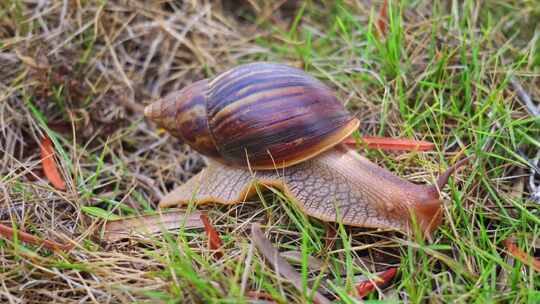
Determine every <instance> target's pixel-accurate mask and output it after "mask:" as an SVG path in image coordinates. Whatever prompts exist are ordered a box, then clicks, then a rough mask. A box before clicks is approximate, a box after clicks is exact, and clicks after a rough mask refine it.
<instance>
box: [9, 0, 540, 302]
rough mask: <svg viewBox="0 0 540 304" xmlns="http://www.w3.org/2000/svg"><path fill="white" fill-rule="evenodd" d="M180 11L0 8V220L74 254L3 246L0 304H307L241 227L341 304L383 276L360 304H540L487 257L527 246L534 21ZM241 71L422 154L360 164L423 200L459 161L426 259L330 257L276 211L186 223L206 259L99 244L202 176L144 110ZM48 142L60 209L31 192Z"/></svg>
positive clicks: (499, 13)
mask: <svg viewBox="0 0 540 304" xmlns="http://www.w3.org/2000/svg"><path fill="white" fill-rule="evenodd" d="M186 2H187V3H184V4H182V3H176V2H173V1H170V2H169V1H159V3H158V1H147V2H144V1H67V0H66V1H50V3H47V2H46V1H19V0H9V1H2V3H1V4H0V193H1V194H0V220H1V223H2V224H5V225H8V226H12V227H17V228H19V229H21V230H25V231H27V232H29V233H31V234H33V235H35V236H39V237H41V238H47V239H51V240H55V241H58V242H62V243H65V242H71V243H73V244H76V246H75V248H74V249H73V250H71V251H70V252H69V253H52V252H50V251H48V250H46V249H43V248H39V247H37V246H34V245H30V244H25V243H21V242H18V241H7V240H0V269H1V271H0V282H1V284H0V299H1V301H2V302H9V303H23V302H52V301H54V302H58V303H62V302H79V301H81V302H96V303H108V302H110V303H117V302H133V301H142V302H144V301H148V302H158V301H163V302H205V303H208V302H214V301H216V302H217V301H229V302H236V301H241V300H243V301H248V300H250V299H249V297H247V296H245V295H247V294H248V291H260V292H264V293H267V294H269V295H271V297H272V298H273V299H274V300H275V301H277V302H279V303H287V302H292V303H302V302H306V301H307V299H308V298H309V295H308V294H307V293H306V292H303V293H302V292H298V291H297V290H296V289H295V288H294V287H292V285H291V284H289V283H287V282H285V281H283V280H282V279H280V278H279V277H278V276H277V275H276V273H275V272H274V270H273V269H272V268H271V267H269V266H268V265H267V264H266V263H265V262H264V261H263V259H262V257H261V255H260V253H259V252H257V250H253V247H252V246H251V240H250V238H249V225H248V224H249V223H252V222H260V223H262V224H263V228H265V230H266V231H267V236H268V237H269V239H270V240H271V241H272V243H273V244H274V246H276V247H279V250H280V251H282V252H284V251H291V250H296V251H301V253H303V256H304V257H306V256H307V255H310V256H312V257H315V258H318V259H319V260H321V261H323V262H324V263H325V264H326V265H327V268H326V270H325V271H323V272H312V271H311V270H309V269H308V268H307V266H308V265H307V263H306V262H305V259H304V262H301V263H300V266H299V268H298V269H299V270H300V271H301V272H302V273H303V276H304V278H308V277H309V278H316V279H317V278H318V279H322V280H321V282H323V283H324V284H326V285H327V286H330V287H329V289H330V292H331V294H334V295H335V294H339V295H340V298H341V300H342V301H343V302H347V303H351V302H353V298H354V291H353V290H354V289H353V286H354V282H355V280H356V279H355V276H359V275H360V274H364V275H366V274H369V273H372V272H375V271H380V270H384V269H386V268H388V267H390V266H396V267H399V272H398V276H397V278H396V279H395V280H394V281H393V283H392V284H390V285H389V286H388V287H387V288H386V289H385V290H384V292H375V293H373V294H371V295H370V297H371V299H373V300H375V299H383V300H389V301H404V302H412V303H419V302H439V303H448V302H463V303H465V302H467V303H468V302H472V301H478V302H490V301H496V302H510V303H524V302H529V303H535V302H536V303H537V302H539V301H540V294H539V293H538V292H537V291H535V290H538V289H539V288H540V277H539V276H538V273H537V272H535V271H534V270H533V269H532V268H531V267H529V266H527V265H524V264H522V263H521V262H519V261H517V260H515V259H514V258H513V257H512V256H511V255H509V254H508V252H507V250H505V247H504V246H503V243H502V241H503V240H504V239H506V238H508V237H514V238H515V240H516V244H517V245H518V246H519V247H520V248H521V249H523V250H524V251H526V252H528V253H529V254H531V255H534V253H535V250H537V249H538V248H539V247H538V246H540V245H538V244H540V243H539V239H538V237H539V236H540V206H539V205H538V204H536V203H534V202H533V201H532V200H530V199H529V193H530V192H531V191H532V190H533V189H532V188H531V186H530V185H529V180H528V176H529V174H530V173H531V170H530V165H528V162H527V158H533V157H534V156H535V154H536V151H537V150H538V149H539V147H540V141H539V134H540V129H539V126H540V122H539V120H538V118H537V119H536V120H535V119H534V117H533V115H531V113H530V111H527V109H526V108H525V107H524V106H523V104H522V103H521V102H520V101H519V99H518V97H517V95H518V94H519V93H520V92H519V90H517V89H516V87H515V86H512V85H511V81H510V80H511V79H514V80H517V81H518V82H519V83H521V85H522V86H523V89H524V91H525V92H526V93H527V94H529V95H530V96H531V97H532V98H533V99H536V100H539V99H540V89H539V84H540V78H539V76H540V42H539V38H540V28H539V20H540V5H538V2H537V1H463V2H464V3H461V2H462V1H434V2H433V3H432V1H425V2H422V1H405V2H404V3H403V4H402V5H401V6H400V7H398V6H397V5H396V3H397V2H393V1H390V2H391V3H393V4H394V5H391V6H390V7H389V8H388V10H387V14H386V15H387V17H386V18H384V14H382V15H383V18H381V17H380V15H381V14H380V9H381V7H382V6H383V2H382V1H374V2H373V3H370V2H364V1H343V2H341V1H340V2H338V3H337V4H320V3H311V2H310V3H307V4H305V5H303V4H289V3H283V1H277V2H276V3H275V4H271V5H270V4H264V3H263V2H262V1H245V2H242V1H238V3H236V1H235V2H234V3H233V2H232V1H225V2H224V4H222V5H217V4H210V3H205V2H198V1H186ZM329 2H330V1H329ZM385 20H386V21H387V22H386V26H381V22H382V23H384V21H385ZM255 60H269V61H278V62H284V63H288V64H291V65H294V66H298V67H302V68H304V69H305V70H306V71H308V72H309V73H311V74H312V75H315V76H316V77H318V78H320V79H322V80H323V81H324V82H326V83H327V84H328V85H330V86H331V87H333V88H334V89H336V91H337V92H338V93H337V94H338V95H339V96H340V98H341V99H342V100H344V101H345V102H346V103H347V107H348V108H349V109H350V110H351V111H352V112H355V113H357V116H358V117H359V118H361V120H362V126H361V132H362V133H363V134H368V135H386V136H400V137H409V138H416V139H425V140H429V141H432V142H434V143H436V146H437V150H436V151H434V152H427V153H402V154H396V153H385V152H381V151H365V152H366V153H367V156H368V157H369V158H370V159H371V160H373V161H374V162H377V163H378V164H380V165H382V166H385V167H387V168H389V169H390V170H391V171H393V172H395V173H396V174H397V175H400V176H402V177H404V178H406V179H408V180H410V181H413V182H418V183H431V182H433V181H434V178H435V176H437V174H438V173H439V172H441V171H442V170H444V169H446V168H447V167H448V165H450V164H452V163H454V162H455V161H456V159H457V158H458V157H461V156H462V155H463V154H465V155H473V154H474V155H475V156H476V158H475V159H474V160H473V162H472V163H471V165H470V166H468V167H466V168H465V169H464V170H462V171H460V172H459V173H458V174H456V176H455V179H453V180H452V181H451V182H450V184H449V186H447V187H446V188H445V189H444V193H445V194H444V198H445V220H444V223H443V225H442V226H441V228H440V229H439V230H438V231H437V232H436V234H435V235H434V237H433V240H431V241H429V242H427V241H423V240H422V239H421V238H414V237H406V236H402V235H399V234H392V233H389V232H381V231H373V230H362V229H354V230H349V229H344V230H341V229H340V230H339V231H340V232H339V233H338V234H337V236H336V237H335V238H333V239H332V240H328V239H327V236H328V234H327V232H326V231H328V230H331V228H330V226H327V225H325V224H323V223H321V222H318V221H315V220H313V219H307V218H305V217H303V216H302V214H301V213H299V212H298V211H297V210H295V209H294V206H293V205H291V203H290V202H288V200H287V198H284V197H282V196H279V195H278V196H272V195H269V196H265V197H264V204H263V203H261V201H260V200H255V201H254V202H251V203H247V204H244V205H241V206H232V207H219V206H205V207H204V208H199V209H206V210H208V215H209V218H210V219H211V221H212V222H213V223H214V225H215V227H216V228H217V229H218V231H219V233H220V235H221V237H222V239H223V241H224V242H225V245H224V250H223V251H224V252H223V257H222V258H221V259H217V258H216V256H215V255H213V254H212V253H211V252H209V251H208V249H207V237H206V234H205V233H204V231H203V230H201V229H195V230H175V231H173V232H172V233H170V234H164V233H161V234H159V235H157V236H155V237H148V236H143V235H140V236H133V237H131V238H129V239H124V240H120V241H116V242H108V241H105V240H103V238H101V237H100V227H102V225H103V223H104V222H105V221H106V220H107V219H112V218H113V217H114V216H121V217H123V216H128V215H137V214H143V213H145V212H152V211H153V210H155V209H156V203H157V201H158V199H159V197H161V195H162V194H163V193H166V192H168V191H170V190H171V189H172V188H173V187H175V186H177V185H179V184H180V183H182V182H183V181H185V180H186V179H188V178H189V177H191V176H192V175H193V174H194V173H195V172H197V171H198V170H200V169H201V168H202V166H203V165H204V164H203V162H202V160H201V158H200V157H199V156H198V155H197V154H196V153H193V152H192V151H191V150H190V149H189V148H187V147H185V146H184V145H182V143H181V142H180V141H179V140H177V139H174V138H171V137H169V136H167V135H166V134H163V132H160V131H159V130H157V129H156V128H155V126H154V125H152V124H151V123H149V122H148V121H146V120H145V119H144V118H143V116H142V114H141V109H142V107H143V106H144V105H146V104H148V103H150V102H151V101H152V100H154V99H156V98H158V97H160V96H163V95H165V94H166V93H168V92H170V91H173V90H176V89H179V88H181V87H182V86H183V85H185V84H188V83H191V82H192V81H194V80H197V79H200V78H203V77H211V76H212V75H215V74H216V73H219V72H221V71H224V70H226V69H227V68H229V67H232V66H235V65H237V64H239V63H244V62H251V61H255ZM45 135H46V136H48V137H50V138H51V139H53V142H54V148H55V150H56V151H57V160H58V162H59V163H60V169H61V174H62V176H63V177H64V179H65V181H66V183H67V189H66V190H65V191H60V190H56V189H55V188H54V187H53V186H51V184H50V183H49V182H48V181H47V179H46V178H45V176H44V174H43V168H42V162H41V161H40V149H39V146H40V142H41V141H42V138H43V136H45ZM301 256H302V255H301ZM246 260H247V261H248V262H247V261H246ZM249 261H250V262H249ZM347 294H350V295H351V296H350V299H347ZM250 301H251V300H250Z"/></svg>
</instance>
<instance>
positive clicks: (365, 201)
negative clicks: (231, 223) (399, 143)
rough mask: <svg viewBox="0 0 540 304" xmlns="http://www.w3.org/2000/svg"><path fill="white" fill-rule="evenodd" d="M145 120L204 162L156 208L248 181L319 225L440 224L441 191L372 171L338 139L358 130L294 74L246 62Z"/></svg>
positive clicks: (223, 196) (226, 191) (228, 193)
mask: <svg viewBox="0 0 540 304" xmlns="http://www.w3.org/2000/svg"><path fill="white" fill-rule="evenodd" d="M144 113H145V116H146V117H148V118H149V119H150V120H152V121H154V122H155V123H156V124H157V125H158V126H160V127H162V128H164V129H166V130H167V131H168V132H170V133H171V134H172V135H173V136H175V137H179V138H180V139H182V140H183V141H184V142H185V143H187V144H189V145H190V146H191V147H192V148H193V149H195V150H196V151H198V152H200V153H201V154H203V155H205V156H206V157H207V159H208V166H207V167H206V168H204V169H203V170H202V171H201V172H200V173H199V174H197V175H196V176H194V177H193V178H191V179H190V180H188V181H187V182H186V183H184V184H183V185H181V186H180V187H178V188H176V189H174V190H173V191H171V192H170V193H169V194H167V195H166V196H165V197H164V198H163V199H162V200H161V201H160V204H159V206H160V207H171V206H174V205H181V204H187V203H189V202H194V203H195V204H196V205H197V204H204V203H220V204H236V203H240V202H243V201H246V199H248V198H249V197H251V196H253V195H255V194H256V185H264V186H266V187H274V188H278V189H280V190H281V191H283V192H284V193H285V194H286V195H287V196H288V197H290V198H291V200H292V201H293V202H294V203H296V204H297V205H298V207H300V209H301V210H302V211H303V212H305V213H306V214H307V215H309V216H312V217H315V218H317V219H320V220H323V221H327V222H341V223H343V224H345V225H350V226H360V227H374V228H384V229H392V230H398V231H402V232H410V231H412V230H413V228H414V225H413V223H416V224H417V225H418V227H419V228H420V229H421V230H422V231H424V232H426V233H429V232H431V231H433V230H434V229H435V228H437V227H438V226H439V224H440V223H441V220H442V201H441V199H440V196H439V189H441V188H442V187H443V186H444V185H445V184H446V182H447V180H448V177H449V176H450V175H451V174H452V172H453V171H454V170H455V169H456V168H457V167H459V166H460V165H461V164H462V163H463V162H459V163H457V164H456V165H455V166H453V167H451V168H449V169H448V170H447V171H446V172H445V173H444V174H442V175H441V176H440V177H439V179H438V181H437V183H436V184H435V185H417V184H413V183H411V182H408V181H406V180H403V179H401V178H399V177H397V176H395V175H394V174H392V173H391V172H389V171H388V170H386V169H384V168H382V167H379V166H378V165H376V164H374V163H372V162H371V161H369V160H368V159H366V158H365V157H363V156H361V155H360V154H358V153H357V152H356V151H355V150H353V149H350V148H348V147H347V146H346V145H344V144H342V142H343V141H344V140H345V139H346V138H348V137H349V136H350V135H351V133H352V132H354V131H355V130H356V129H357V128H358V127H359V120H358V119H357V118H356V117H354V116H352V115H350V113H349V112H348V111H347V110H346V109H345V107H344V106H343V104H342V103H341V102H340V101H339V100H338V99H337V97H336V95H335V93H334V92H333V91H332V90H331V89H330V88H328V87H327V86H326V85H325V84H323V83H322V82H321V81H319V80H317V79H316V78H314V77H312V76H309V75H308V74H306V73H305V72H304V71H302V70H300V69H296V68H293V67H290V66H287V65H283V64H275V63H251V64H245V65H241V66H238V67H235V68H233V69H231V70H228V71H226V72H224V73H222V74H219V75H217V76H216V77H215V78H213V79H204V80H200V81H197V82H194V83H192V84H191V85H188V86H187V87H185V88H184V89H182V90H180V91H176V92H173V93H171V94H169V95H168V96H166V97H164V98H162V99H160V100H157V101H155V102H154V103H152V104H150V105H148V106H147V107H146V108H145V111H144Z"/></svg>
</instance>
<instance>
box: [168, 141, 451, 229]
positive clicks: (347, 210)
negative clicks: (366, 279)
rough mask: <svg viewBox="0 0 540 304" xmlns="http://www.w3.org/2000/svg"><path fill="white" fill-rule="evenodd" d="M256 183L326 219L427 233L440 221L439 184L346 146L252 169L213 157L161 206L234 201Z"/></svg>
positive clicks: (250, 191) (243, 198)
mask: <svg viewBox="0 0 540 304" xmlns="http://www.w3.org/2000/svg"><path fill="white" fill-rule="evenodd" d="M257 184H260V185H264V186H270V187H275V188H278V189H280V190H282V191H284V192H285V193H286V194H287V195H288V196H289V197H290V198H291V199H292V201H293V202H295V203H296V204H297V205H298V207H300V209H302V210H303V211H304V212H305V213H306V214H308V215H309V216H312V217H315V218H318V219H321V220H323V221H328V222H341V223H343V224H346V225H351V226H360V227H377V228H385V229H392V230H399V231H402V232H410V231H411V230H412V228H413V223H417V224H418V226H419V228H420V229H421V230H422V231H424V232H426V233H429V232H431V231H433V230H434V229H435V228H436V227H437V226H438V225H439V224H440V222H441V215H442V203H441V200H440V199H439V194H438V191H437V189H436V187H434V186H425V185H415V184H412V183H410V182H408V181H405V180H402V179H400V178H398V177H396V176H395V175H393V174H392V173H390V172H389V171H387V170H386V169H383V168H381V167H379V166H377V165H375V164H373V163H371V162H370V161H369V160H367V159H366V158H364V157H362V156H360V155H359V154H358V153H356V152H355V151H352V150H348V149H346V148H344V147H343V146H338V147H335V148H333V149H331V150H330V151H327V152H325V153H323V154H321V155H320V156H318V157H315V158H313V159H310V160H307V161H305V162H303V163H301V164H298V165H295V166H292V167H288V168H283V169H277V170H265V171H249V170H245V169H239V168H232V167H228V166H224V165H222V164H219V163H217V162H214V161H210V164H209V166H208V167H207V168H205V169H204V170H203V171H202V172H201V173H199V174H198V175H197V176H195V177H194V178H192V179H191V180H189V181H188V182H187V183H185V184H184V185H182V186H180V187H179V188H177V189H175V190H174V191H172V192H171V193H169V194H168V195H167V196H166V197H164V198H163V200H162V201H161V202H160V206H161V207H170V206H174V205H177V204H186V203H188V202H190V201H193V202H194V203H195V204H196V205H197V204H204V203H221V204H236V203H240V202H243V201H246V200H247V199H248V198H249V197H250V196H253V195H255V194H256V189H255V185H257Z"/></svg>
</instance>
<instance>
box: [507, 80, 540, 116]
mask: <svg viewBox="0 0 540 304" xmlns="http://www.w3.org/2000/svg"><path fill="white" fill-rule="evenodd" d="M510 84H511V85H512V87H513V88H514V90H515V91H516V94H517V96H518V100H520V101H521V103H523V105H524V106H526V107H527V110H529V112H530V113H531V114H532V115H533V116H535V117H540V110H539V109H538V106H536V105H535V104H534V102H533V101H532V98H531V96H530V95H529V93H527V91H525V89H523V87H522V86H521V83H519V81H518V80H517V78H516V77H515V76H514V75H511V76H510Z"/></svg>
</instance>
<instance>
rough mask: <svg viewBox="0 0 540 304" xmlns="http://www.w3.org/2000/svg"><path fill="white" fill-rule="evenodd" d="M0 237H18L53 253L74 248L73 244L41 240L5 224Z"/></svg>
mask: <svg viewBox="0 0 540 304" xmlns="http://www.w3.org/2000/svg"><path fill="white" fill-rule="evenodd" d="M0 235H2V236H3V237H5V238H7V239H9V240H11V239H13V236H14V235H16V236H17V239H19V240H21V241H23V242H25V243H29V244H34V245H38V246H41V245H42V246H43V247H45V248H47V249H49V250H52V251H69V250H71V249H72V248H73V244H60V243H57V242H55V241H51V240H44V239H40V238H38V237H36V236H33V235H31V234H30V233H28V232H24V231H20V230H15V229H13V228H11V227H9V226H6V225H4V224H0Z"/></svg>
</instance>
